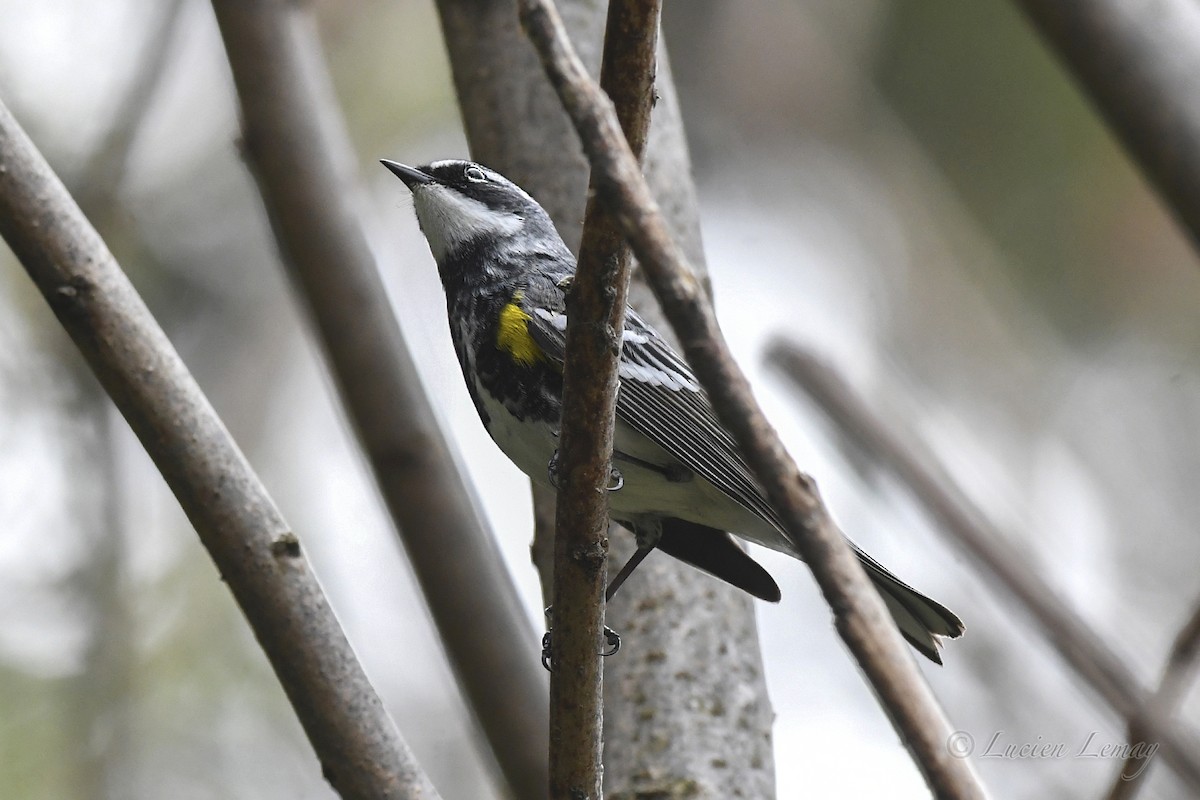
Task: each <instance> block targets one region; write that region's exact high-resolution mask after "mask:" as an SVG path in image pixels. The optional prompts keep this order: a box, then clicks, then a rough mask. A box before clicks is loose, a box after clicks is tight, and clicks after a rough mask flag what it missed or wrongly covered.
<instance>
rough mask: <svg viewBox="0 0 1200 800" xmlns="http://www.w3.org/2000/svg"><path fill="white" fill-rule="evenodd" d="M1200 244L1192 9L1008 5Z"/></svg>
mask: <svg viewBox="0 0 1200 800" xmlns="http://www.w3.org/2000/svg"><path fill="white" fill-rule="evenodd" d="M1016 5H1017V6H1019V7H1020V8H1021V9H1023V10H1024V12H1025V14H1026V16H1028V17H1029V19H1030V20H1031V21H1032V22H1033V24H1034V25H1035V26H1036V27H1037V29H1038V30H1039V31H1040V32H1041V34H1042V36H1043V37H1044V38H1045V39H1046V40H1047V42H1048V43H1049V44H1050V45H1051V47H1052V49H1054V50H1055V51H1057V54H1058V56H1059V57H1060V58H1061V59H1062V60H1063V61H1064V62H1065V64H1066V66H1067V68H1068V69H1069V70H1070V71H1071V72H1072V73H1073V74H1074V76H1075V78H1076V80H1078V81H1079V83H1080V84H1081V86H1082V88H1083V90H1084V92H1085V93H1086V94H1087V95H1088V96H1089V97H1090V98H1091V100H1092V102H1093V103H1094V104H1095V105H1096V107H1097V109H1098V110H1099V112H1100V114H1101V116H1102V117H1104V119H1105V121H1106V122H1108V124H1109V126H1111V127H1112V129H1113V130H1114V132H1115V133H1116V134H1117V136H1118V138H1120V140H1121V142H1122V143H1123V144H1124V145H1125V147H1126V149H1127V150H1128V151H1129V153H1130V155H1131V156H1132V157H1133V159H1134V160H1135V161H1136V162H1137V163H1138V164H1139V165H1140V166H1141V168H1142V171H1143V172H1145V173H1146V176H1147V177H1148V178H1149V179H1150V182H1151V183H1153V184H1154V185H1155V187H1157V188H1158V191H1159V192H1160V193H1161V194H1162V196H1163V198H1164V199H1165V200H1166V201H1167V204H1168V205H1169V206H1170V208H1171V210H1172V211H1174V213H1175V216H1176V218H1177V219H1178V220H1179V221H1180V222H1181V223H1182V224H1183V226H1184V228H1185V229H1186V230H1187V232H1188V233H1189V234H1190V236H1191V240H1192V246H1193V247H1200V103H1198V102H1196V98H1197V93H1198V92H1200V6H1197V5H1196V3H1195V2H1193V1H1192V0H1155V2H1152V3H1147V2H1145V1H1144V0H1016Z"/></svg>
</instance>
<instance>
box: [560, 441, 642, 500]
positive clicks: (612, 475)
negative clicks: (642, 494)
mask: <svg viewBox="0 0 1200 800" xmlns="http://www.w3.org/2000/svg"><path fill="white" fill-rule="evenodd" d="M558 467H559V462H558V451H557V450H555V451H554V455H552V456H550V463H548V464H547V465H546V477H548V478H549V479H550V485H551V486H553V487H554V489H555V490H556V491H557V490H558V489H561V488H562V475H561V474H560V472H559V469H558ZM624 486H625V476H624V475H622V474H621V470H619V469H617V468H616V467H610V468H609V471H608V487H607V488H608V491H610V492H619V491H621V489H622V488H623V487H624Z"/></svg>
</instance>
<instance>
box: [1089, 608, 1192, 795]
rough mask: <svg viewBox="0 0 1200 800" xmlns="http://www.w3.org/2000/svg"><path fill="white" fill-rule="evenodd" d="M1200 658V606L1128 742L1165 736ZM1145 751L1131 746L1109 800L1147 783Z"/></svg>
mask: <svg viewBox="0 0 1200 800" xmlns="http://www.w3.org/2000/svg"><path fill="white" fill-rule="evenodd" d="M1198 661H1200V606H1197V607H1196V609H1195V610H1194V611H1192V616H1191V617H1190V618H1189V619H1188V621H1187V622H1186V623H1184V626H1183V627H1182V628H1181V629H1180V630H1179V634H1178V635H1177V636H1176V637H1175V642H1174V644H1172V645H1171V652H1170V654H1169V655H1168V656H1167V663H1166V666H1165V667H1163V674H1162V678H1161V679H1160V680H1159V682H1158V689H1157V690H1155V692H1154V694H1153V695H1151V697H1150V700H1149V702H1147V703H1146V705H1144V706H1142V708H1141V710H1140V712H1139V713H1138V714H1136V715H1135V716H1134V717H1133V718H1132V719H1130V720H1129V733H1128V735H1127V736H1126V737H1125V741H1126V742H1127V743H1128V744H1130V745H1133V746H1135V747H1136V746H1137V745H1138V744H1139V743H1141V744H1143V745H1151V744H1154V743H1156V740H1157V739H1158V737H1159V736H1161V733H1160V731H1161V730H1162V729H1163V728H1164V727H1167V726H1168V725H1169V724H1170V722H1171V718H1172V717H1173V716H1174V714H1175V709H1176V708H1177V707H1178V705H1179V704H1180V703H1181V702H1182V701H1183V698H1184V696H1185V695H1186V694H1187V690H1188V687H1189V686H1190V685H1191V683H1192V681H1193V680H1195V677H1196V668H1197V666H1198V663H1197V662H1198ZM1145 752H1146V751H1145V750H1144V749H1142V750H1130V753H1129V756H1128V757H1127V758H1126V759H1125V761H1124V763H1122V764H1121V769H1120V771H1119V772H1118V773H1117V776H1116V778H1115V779H1114V780H1113V785H1112V789H1111V790H1109V793H1108V800H1130V798H1132V797H1134V796H1135V795H1136V794H1137V793H1138V790H1139V789H1141V787H1142V786H1143V785H1145V782H1146V776H1147V774H1149V772H1150V763H1149V762H1148V761H1147V758H1146V756H1145ZM1193 752H1194V751H1193ZM1139 756H1140V757H1139Z"/></svg>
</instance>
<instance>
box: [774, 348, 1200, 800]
mask: <svg viewBox="0 0 1200 800" xmlns="http://www.w3.org/2000/svg"><path fill="white" fill-rule="evenodd" d="M768 359H769V360H770V361H771V362H772V363H774V364H775V365H776V366H778V367H779V368H780V369H781V370H782V371H783V373H784V374H785V375H786V376H787V377H788V378H789V379H790V380H792V382H794V383H795V384H796V385H797V386H798V387H799V388H800V389H801V390H803V391H804V392H805V393H807V394H808V395H809V396H810V397H812V398H813V400H815V401H816V403H817V405H818V406H820V408H821V409H822V410H823V411H824V412H825V413H826V414H827V415H828V416H829V417H830V419H832V420H833V422H834V424H835V425H837V426H838V428H839V430H841V431H843V432H844V433H845V434H846V435H847V436H848V437H849V438H850V440H851V441H852V442H854V444H855V445H856V446H857V447H858V448H859V449H861V450H862V451H863V452H865V453H869V454H870V455H871V456H872V457H873V458H875V459H878V461H879V462H881V463H883V464H885V465H887V467H888V468H889V469H891V470H892V472H894V473H895V474H896V476H897V477H898V478H899V479H900V480H901V481H903V482H904V484H905V485H907V486H908V487H909V489H910V490H911V491H912V493H913V495H914V496H915V497H916V498H917V499H918V500H919V501H920V503H921V504H922V505H923V506H924V508H925V510H926V512H927V513H928V514H929V515H930V517H932V518H933V519H934V520H936V521H937V523H938V525H939V527H940V529H941V530H942V531H945V532H946V533H949V534H950V535H951V536H953V537H954V539H955V540H956V541H957V542H958V543H959V544H960V545H962V546H963V547H964V548H965V549H966V550H967V552H968V553H970V554H971V555H972V556H973V557H974V558H975V559H976V560H977V561H978V562H979V563H980V564H982V565H983V567H984V568H985V572H986V573H987V574H989V575H991V576H993V577H994V578H996V579H997V580H999V582H1000V583H1001V585H1003V586H1004V588H1005V589H1007V590H1008V591H1009V592H1010V593H1011V594H1012V595H1013V597H1015V598H1016V599H1017V601H1018V602H1019V603H1021V605H1022V606H1024V608H1025V611H1026V612H1027V613H1028V614H1029V615H1030V616H1031V617H1033V619H1034V620H1035V621H1036V622H1037V624H1038V626H1039V628H1040V630H1041V632H1042V634H1043V636H1044V637H1045V639H1046V641H1047V642H1048V643H1049V644H1050V645H1051V646H1052V647H1053V648H1054V649H1055V650H1057V651H1058V653H1059V655H1060V656H1061V657H1062V659H1063V660H1064V661H1065V662H1066V663H1067V665H1068V666H1070V667H1071V668H1072V669H1073V670H1075V673H1076V674H1077V675H1079V677H1080V678H1082V679H1083V680H1084V681H1085V682H1086V683H1087V684H1088V685H1089V686H1091V687H1092V690H1093V691H1094V692H1096V694H1098V695H1099V696H1100V697H1102V698H1104V700H1105V701H1106V702H1107V703H1108V704H1109V705H1110V706H1111V707H1112V708H1113V709H1114V710H1115V711H1116V712H1117V714H1119V715H1120V716H1122V717H1124V718H1125V719H1129V720H1133V719H1137V718H1139V717H1140V715H1141V713H1142V709H1146V708H1148V703H1149V702H1150V699H1149V698H1148V696H1147V693H1146V691H1145V690H1144V689H1143V688H1142V687H1141V685H1140V683H1139V681H1138V680H1137V678H1136V677H1135V676H1134V674H1133V671H1132V670H1131V669H1130V668H1129V667H1128V666H1127V665H1126V664H1125V663H1124V662H1123V661H1122V660H1121V659H1120V657H1119V656H1117V654H1116V653H1114V652H1113V651H1112V650H1111V649H1110V648H1109V647H1108V646H1107V645H1106V644H1105V643H1104V641H1103V640H1102V639H1101V638H1100V637H1099V636H1097V635H1096V633H1095V632H1094V631H1093V630H1092V629H1091V628H1090V627H1089V626H1088V624H1087V623H1086V622H1085V621H1084V620H1083V619H1081V618H1080V617H1079V616H1078V615H1076V614H1075V613H1074V612H1072V611H1071V609H1070V607H1069V606H1068V605H1067V604H1066V603H1064V602H1063V601H1062V599H1061V598H1059V597H1058V596H1057V595H1056V594H1055V592H1054V591H1053V590H1052V589H1051V588H1050V587H1049V586H1047V585H1046V584H1045V583H1044V582H1043V581H1042V580H1041V579H1040V578H1038V576H1037V574H1036V573H1035V572H1033V571H1032V570H1030V569H1029V566H1028V559H1027V558H1025V557H1023V556H1021V555H1020V554H1019V553H1016V552H1014V550H1013V549H1012V548H1011V547H1009V546H1008V545H1006V544H1005V538H1004V536H1003V534H1002V533H1001V532H1000V531H997V530H994V529H992V528H991V527H990V526H988V525H986V524H984V523H982V522H980V521H979V515H978V514H977V513H975V512H973V511H972V510H970V508H969V504H968V502H967V501H966V500H965V499H963V498H962V497H960V496H957V494H956V493H952V492H951V491H950V489H949V487H951V486H952V485H953V484H952V481H950V479H948V478H946V477H944V476H941V475H938V474H937V473H936V472H935V471H934V470H933V469H932V468H931V467H929V466H926V465H927V464H928V463H929V461H930V459H929V458H927V457H922V456H921V455H920V454H919V453H917V452H915V451H914V449H913V445H912V444H910V443H905V442H902V441H901V440H900V438H899V437H898V436H896V435H895V434H893V433H891V432H890V431H888V429H887V427H886V426H885V425H884V424H883V422H882V421H880V420H879V419H878V418H877V417H876V416H875V415H874V414H872V413H871V411H870V409H868V408H867V406H866V404H865V403H864V402H863V401H862V400H860V399H859V398H858V397H857V396H856V395H855V393H854V391H853V390H852V389H851V388H850V387H849V386H847V385H846V383H845V382H844V381H843V380H842V378H841V377H840V376H838V375H837V373H835V372H834V371H833V370H831V369H830V368H829V367H828V366H826V365H825V364H823V363H821V362H820V361H819V360H818V359H817V358H815V357H814V356H812V355H809V354H807V353H805V352H803V351H801V350H799V349H798V348H795V347H791V346H788V345H784V344H779V343H777V344H775V345H774V346H773V347H772V348H771V351H770V353H769V355H768ZM1151 719H1152V720H1153V721H1152V722H1151V723H1150V725H1151V726H1152V730H1151V729H1148V730H1147V731H1146V735H1147V736H1149V737H1150V738H1152V739H1153V740H1154V741H1157V742H1159V743H1160V744H1161V745H1162V750H1163V755H1164V757H1165V758H1166V759H1167V761H1168V762H1169V763H1170V764H1171V765H1172V766H1173V767H1174V768H1175V770H1176V771H1177V772H1178V773H1179V774H1180V775H1181V776H1182V777H1183V778H1184V779H1185V780H1187V782H1188V783H1189V784H1190V785H1191V786H1192V787H1193V788H1198V789H1200V783H1197V779H1198V778H1200V771H1197V769H1198V768H1200V762H1198V761H1197V758H1196V756H1195V753H1196V748H1195V746H1194V745H1193V744H1191V743H1189V742H1187V741H1186V740H1184V739H1183V738H1181V735H1180V733H1179V732H1178V731H1176V730H1175V729H1173V728H1172V727H1170V726H1168V725H1167V724H1166V723H1165V721H1164V720H1163V719H1162V718H1161V717H1159V716H1153V717H1152V718H1151ZM1133 741H1134V740H1130V742H1131V743H1132V742H1133Z"/></svg>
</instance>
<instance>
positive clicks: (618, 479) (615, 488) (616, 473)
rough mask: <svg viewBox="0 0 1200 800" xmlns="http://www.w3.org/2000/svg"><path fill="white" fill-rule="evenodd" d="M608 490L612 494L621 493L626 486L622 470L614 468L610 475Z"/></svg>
mask: <svg viewBox="0 0 1200 800" xmlns="http://www.w3.org/2000/svg"><path fill="white" fill-rule="evenodd" d="M608 480H609V483H608V490H609V491H610V492H619V491H621V488H622V487H623V486H625V476H624V475H622V474H621V470H619V469H617V468H616V467H613V468H612V469H611V470H609V473H608Z"/></svg>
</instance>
